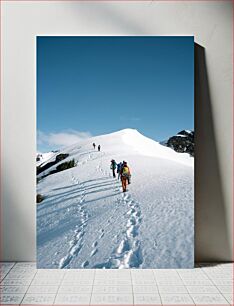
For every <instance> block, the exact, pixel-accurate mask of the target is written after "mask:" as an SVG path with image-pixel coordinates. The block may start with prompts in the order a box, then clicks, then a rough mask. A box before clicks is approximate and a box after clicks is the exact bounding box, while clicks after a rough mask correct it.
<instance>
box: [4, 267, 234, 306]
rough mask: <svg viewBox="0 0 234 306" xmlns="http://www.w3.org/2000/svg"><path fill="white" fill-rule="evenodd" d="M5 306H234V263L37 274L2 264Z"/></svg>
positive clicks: (42, 272) (27, 269) (22, 268)
mask: <svg viewBox="0 0 234 306" xmlns="http://www.w3.org/2000/svg"><path fill="white" fill-rule="evenodd" d="M0 267H1V268H0V269H1V288H0V290H1V294H0V304H1V305H3V304H11V305H13V304H16V305H17V304H18V305H19V304H22V305H25V304H27V305H34V304H37V305H125V306H126V305H175V304H176V305H230V304H231V305H233V264H231V263H228V264H198V266H197V268H195V269H191V270H185V269H180V270H169V269H168V270H37V269H36V264H35V263H21V262H19V263H11V262H3V263H0Z"/></svg>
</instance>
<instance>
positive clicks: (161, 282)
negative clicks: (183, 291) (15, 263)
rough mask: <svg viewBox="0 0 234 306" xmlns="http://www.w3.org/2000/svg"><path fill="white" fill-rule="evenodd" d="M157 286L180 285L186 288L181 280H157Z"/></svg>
mask: <svg viewBox="0 0 234 306" xmlns="http://www.w3.org/2000/svg"><path fill="white" fill-rule="evenodd" d="M156 284H157V285H158V286H160V285H168V286H173V285H178V286H184V283H183V281H182V280H181V279H180V280H173V279H160V280H158V279H156Z"/></svg>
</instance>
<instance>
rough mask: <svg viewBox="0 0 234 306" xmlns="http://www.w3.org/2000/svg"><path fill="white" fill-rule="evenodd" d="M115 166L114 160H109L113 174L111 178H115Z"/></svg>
mask: <svg viewBox="0 0 234 306" xmlns="http://www.w3.org/2000/svg"><path fill="white" fill-rule="evenodd" d="M116 166H117V163H116V161H115V160H114V159H112V160H111V165H110V168H111V170H112V173H113V177H115V169H116Z"/></svg>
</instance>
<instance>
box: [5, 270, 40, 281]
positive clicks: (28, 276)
mask: <svg viewBox="0 0 234 306" xmlns="http://www.w3.org/2000/svg"><path fill="white" fill-rule="evenodd" d="M34 276H35V273H28V274H18V273H17V274H16V273H11V272H9V273H8V274H7V276H6V277H5V279H33V278H34Z"/></svg>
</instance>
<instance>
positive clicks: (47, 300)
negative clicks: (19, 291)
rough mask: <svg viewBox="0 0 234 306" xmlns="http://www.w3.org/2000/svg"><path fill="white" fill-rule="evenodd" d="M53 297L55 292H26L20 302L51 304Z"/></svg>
mask: <svg viewBox="0 0 234 306" xmlns="http://www.w3.org/2000/svg"><path fill="white" fill-rule="evenodd" d="M54 299H55V294H45V293H43V294H40V293H27V294H26V295H25V297H24V299H23V301H22V304H27V305H34V304H35V305H36V304H37V305H52V304H53V302H54Z"/></svg>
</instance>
